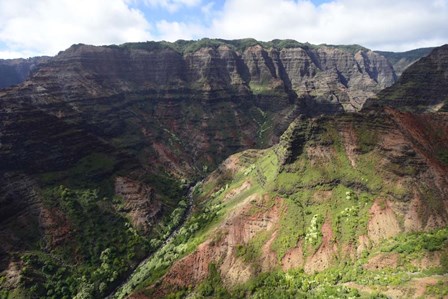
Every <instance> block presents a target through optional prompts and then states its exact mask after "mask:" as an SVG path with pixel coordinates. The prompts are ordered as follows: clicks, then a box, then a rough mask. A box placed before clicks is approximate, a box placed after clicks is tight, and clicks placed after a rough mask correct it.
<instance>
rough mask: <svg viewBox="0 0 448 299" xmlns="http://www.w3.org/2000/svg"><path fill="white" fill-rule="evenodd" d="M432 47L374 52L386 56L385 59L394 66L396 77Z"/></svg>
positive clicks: (426, 53)
mask: <svg viewBox="0 0 448 299" xmlns="http://www.w3.org/2000/svg"><path fill="white" fill-rule="evenodd" d="M433 49H434V48H421V49H415V50H411V51H406V52H386V51H375V52H376V53H378V54H380V55H382V56H384V57H386V59H387V60H388V61H389V62H390V63H391V64H392V66H393V67H394V70H395V73H396V74H397V76H398V77H400V76H401V74H402V73H403V72H404V70H406V69H407V68H408V67H409V66H411V65H412V64H413V63H414V62H416V61H418V60H419V59H420V58H422V57H425V56H427V55H428V54H429V53H431V51H432V50H433Z"/></svg>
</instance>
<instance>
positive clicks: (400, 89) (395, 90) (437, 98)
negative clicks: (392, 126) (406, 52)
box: [366, 45, 448, 111]
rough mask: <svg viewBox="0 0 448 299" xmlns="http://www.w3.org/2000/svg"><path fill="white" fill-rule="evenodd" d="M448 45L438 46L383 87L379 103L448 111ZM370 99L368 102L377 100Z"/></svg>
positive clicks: (416, 108)
mask: <svg viewBox="0 0 448 299" xmlns="http://www.w3.org/2000/svg"><path fill="white" fill-rule="evenodd" d="M447 82H448V45H444V46H441V47H438V48H435V49H434V50H433V51H432V52H431V53H430V54H429V55H428V56H426V57H423V58H422V59H420V60H419V61H417V62H416V63H414V64H413V65H411V66H410V67H409V68H407V69H406V70H405V71H404V72H403V74H402V75H401V77H400V79H399V80H398V82H397V83H396V84H394V85H393V86H391V87H389V88H386V89H384V90H383V91H381V92H380V93H379V94H378V96H377V98H378V99H379V103H380V104H384V105H390V106H395V107H400V108H402V109H407V110H414V111H416V110H417V111H428V110H429V111H448V85H447ZM374 102H375V100H372V101H370V100H369V103H368V104H367V105H366V106H369V105H370V104H371V103H374Z"/></svg>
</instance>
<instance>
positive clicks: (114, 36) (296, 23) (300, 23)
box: [0, 0, 448, 58]
mask: <svg viewBox="0 0 448 299" xmlns="http://www.w3.org/2000/svg"><path fill="white" fill-rule="evenodd" d="M203 37H210V38H224V39H237V38H247V37H252V38H256V39H258V40H263V41H268V40H272V39H276V38H278V39H284V38H290V39H295V40H298V41H300V42H310V43H313V44H321V43H327V44H360V45H363V46H365V47H368V48H370V49H374V50H389V51H404V50H410V49H414V48H418V47H427V46H438V45H442V44H445V43H448V0H425V1H423V0H394V1H390V0H14V1H12V0H0V58H14V57H30V56H37V55H56V54H57V53H58V52H59V51H62V50H64V49H66V48H68V47H69V46H70V45H72V44H75V43H86V44H93V45H104V44H121V43H125V42H136V41H147V40H168V41H175V40H177V39H200V38H203Z"/></svg>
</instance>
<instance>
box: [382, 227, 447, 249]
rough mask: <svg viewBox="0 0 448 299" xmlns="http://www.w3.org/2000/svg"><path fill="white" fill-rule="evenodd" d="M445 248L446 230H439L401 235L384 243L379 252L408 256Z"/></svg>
mask: <svg viewBox="0 0 448 299" xmlns="http://www.w3.org/2000/svg"><path fill="white" fill-rule="evenodd" d="M446 246H448V228H441V229H438V230H434V231H432V232H418V233H407V234H401V235H399V236H397V237H395V238H393V239H391V240H389V241H388V242H387V243H385V244H384V245H383V247H381V251H383V252H398V253H403V254H405V255H409V254H412V253H422V252H424V251H438V250H442V249H444V248H446Z"/></svg>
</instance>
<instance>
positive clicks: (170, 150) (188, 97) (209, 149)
mask: <svg viewBox="0 0 448 299" xmlns="http://www.w3.org/2000/svg"><path fill="white" fill-rule="evenodd" d="M176 45H177V44H170V45H169V46H166V45H165V44H161V43H156V44H154V43H147V44H145V43H143V44H129V45H123V46H120V47H118V46H108V47H94V46H87V45H74V46H72V47H71V48H69V49H68V50H66V51H64V52H61V53H60V54H59V55H57V56H56V57H54V58H51V59H48V60H47V61H46V62H44V63H41V64H39V67H38V68H36V69H35V71H34V72H33V75H32V77H31V78H30V79H29V80H28V81H26V82H24V83H23V84H22V85H20V86H18V87H15V88H11V89H6V90H4V91H2V92H0V101H1V105H2V106H3V108H2V111H3V113H4V116H5V117H4V119H20V117H19V116H18V115H16V114H22V115H25V114H29V113H34V114H36V116H35V117H34V118H33V119H34V121H35V122H42V125H37V124H33V125H32V127H33V128H35V129H36V130H39V131H41V132H44V131H45V130H46V129H44V128H41V127H40V126H47V125H48V124H50V123H53V122H56V123H61V126H66V124H67V125H69V126H73V130H72V131H83V134H84V133H85V134H88V135H93V136H95V137H97V138H100V139H101V140H103V141H104V140H106V142H107V143H109V144H110V145H112V146H114V147H117V148H119V149H121V150H123V151H127V152H131V155H134V154H135V153H136V152H138V153H142V154H139V156H140V157H143V159H144V160H145V163H147V162H150V163H153V164H157V165H159V166H161V167H164V168H168V169H169V172H171V173H175V174H176V175H178V176H182V175H184V174H185V173H189V174H191V173H195V172H196V170H195V169H202V168H203V167H205V166H208V167H210V166H215V165H216V163H217V162H219V161H221V160H222V159H224V158H225V157H227V156H228V155H230V154H231V153H234V152H236V151H238V150H242V149H245V148H248V147H255V146H263V147H265V146H269V145H272V144H273V142H275V141H276V140H277V139H278V136H279V134H280V133H281V132H283V131H284V130H285V129H286V128H287V126H288V125H289V122H290V121H291V120H292V119H294V118H295V117H296V116H297V115H298V113H308V114H314V113H328V112H329V113H334V112H342V111H344V110H346V111H353V110H357V109H359V108H360V107H361V105H362V104H363V102H364V100H365V99H366V98H367V97H370V96H373V95H374V94H375V93H376V92H377V91H379V90H381V89H382V88H384V87H387V86H389V85H391V84H392V83H394V82H395V80H396V75H395V73H394V71H393V68H392V66H391V65H390V64H389V63H388V62H387V60H386V59H385V58H384V57H382V56H381V55H378V54H376V53H374V52H372V51H369V50H367V49H364V48H360V47H359V48H355V50H353V49H351V48H343V47H339V48H338V47H330V46H321V47H311V46H302V47H298V46H297V47H295V48H279V47H275V46H271V47H270V48H267V46H262V45H261V43H257V44H255V45H253V46H247V47H244V48H241V49H237V48H236V47H235V46H233V44H231V43H225V42H222V43H220V44H219V45H212V46H204V47H198V49H194V51H187V49H188V48H186V49H181V50H179V49H178V48H176V47H175V46H176ZM193 45H194V43H193ZM190 48H191V46H190ZM38 114H40V116H38ZM39 118H40V119H39ZM44 118H45V119H49V118H52V120H51V121H49V120H45V121H43V119H44ZM23 119H24V121H25V122H30V117H29V116H26V117H24V118H23ZM18 125H22V124H21V123H13V124H11V123H6V122H3V126H6V127H8V128H9V127H11V126H18ZM48 126H51V127H53V125H48ZM56 127H58V125H56ZM8 128H7V129H8ZM53 130H57V129H53ZM2 131H3V128H2ZM64 131H70V130H67V129H64ZM37 134H38V133H37ZM45 134H47V133H45ZM13 135H14V133H12V134H9V136H13ZM53 135H54V134H53ZM5 138H7V137H2V143H3V144H8V142H7V140H6V141H5V140H3V139H5ZM25 139H26V140H30V137H29V136H28V137H26V138H24V140H25ZM59 140H60V139H59ZM72 140H75V139H72ZM50 143H52V142H50ZM74 143H75V142H74ZM80 143H82V142H76V144H80ZM11 146H12V145H11ZM76 147H77V146H76ZM2 149H3V148H2ZM79 151H80V150H79V149H77V150H76V152H78V153H79ZM18 152H20V150H18V149H14V148H11V150H10V151H9V154H11V155H18ZM46 156H50V155H46ZM51 156H53V155H51ZM2 160H5V161H8V160H11V159H10V158H9V157H6V156H5V157H3V158H2ZM15 160H16V161H24V159H23V157H20V158H18V157H17V158H15ZM181 161H182V162H181ZM44 164H46V165H51V163H48V162H45V163H44Z"/></svg>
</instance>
